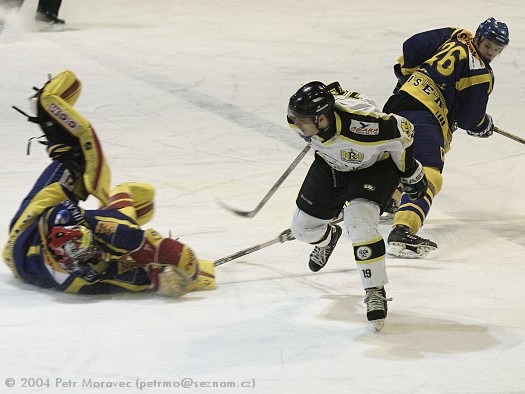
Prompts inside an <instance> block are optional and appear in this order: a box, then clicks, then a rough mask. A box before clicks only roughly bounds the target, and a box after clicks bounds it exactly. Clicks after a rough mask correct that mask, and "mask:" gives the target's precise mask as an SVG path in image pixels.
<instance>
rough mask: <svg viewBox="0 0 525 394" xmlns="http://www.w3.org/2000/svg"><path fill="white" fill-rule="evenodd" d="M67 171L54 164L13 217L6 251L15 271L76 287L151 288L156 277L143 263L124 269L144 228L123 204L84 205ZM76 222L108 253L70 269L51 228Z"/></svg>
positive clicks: (46, 283) (43, 283)
mask: <svg viewBox="0 0 525 394" xmlns="http://www.w3.org/2000/svg"><path fill="white" fill-rule="evenodd" d="M64 174H65V168H64V166H63V165H62V164H61V163H59V162H58V161H54V162H53V163H52V164H51V165H50V166H48V167H47V168H46V170H45V171H44V173H43V174H42V175H41V176H40V178H39V179H38V180H37V182H36V183H35V186H34V187H33V189H32V190H31V191H30V192H29V194H28V195H27V197H26V198H25V199H24V200H23V202H22V204H21V206H20V208H19V210H18V212H17V213H16V214H15V216H14V218H13V220H12V221H11V225H10V233H9V237H8V241H7V243H6V245H5V247H4V250H3V257H4V261H5V262H6V263H7V265H8V266H9V267H10V268H11V270H12V272H13V274H14V275H15V276H16V277H18V278H20V279H22V280H23V281H25V282H27V283H29V284H33V285H37V286H40V287H45V288H55V289H57V290H60V291H65V292H73V293H90V294H94V293H110V292H114V291H118V290H123V289H126V290H133V291H140V290H144V289H146V288H148V287H149V285H150V279H149V277H148V275H147V273H146V272H145V270H144V269H143V268H140V267H136V266H135V267H128V268H129V269H124V268H125V267H124V266H123V265H122V264H121V261H119V258H120V257H121V256H124V255H126V254H127V253H129V252H131V251H133V250H136V249H138V248H139V247H140V246H141V244H142V242H143V239H144V231H143V230H142V229H141V228H140V226H139V225H138V224H137V223H136V221H135V220H134V219H132V218H130V217H129V216H127V215H125V214H124V213H122V212H121V211H119V210H114V209H111V210H107V209H96V210H84V209H82V208H80V207H79V205H78V199H77V197H76V196H75V195H74V194H73V193H72V192H71V191H70V190H69V189H68V188H67V187H66V186H65V185H64V182H62V180H63V179H62V178H63V176H64ZM76 224H79V225H83V226H86V227H88V228H90V229H91V231H92V232H93V235H94V239H95V242H96V244H97V246H98V247H100V248H101V249H102V251H103V252H104V256H103V258H102V259H100V260H99V261H92V262H90V263H89V264H85V265H81V266H79V267H78V269H77V270H76V271H73V272H70V271H66V270H64V269H62V268H61V267H60V266H59V265H58V264H57V262H56V260H55V259H54V257H53V255H52V253H51V252H50V250H49V249H48V247H47V234H48V233H49V231H50V229H51V228H52V227H54V226H68V225H76Z"/></svg>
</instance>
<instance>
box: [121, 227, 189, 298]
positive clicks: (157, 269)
mask: <svg viewBox="0 0 525 394" xmlns="http://www.w3.org/2000/svg"><path fill="white" fill-rule="evenodd" d="M130 256H131V257H132V258H133V260H135V261H136V262H137V263H139V264H142V265H144V266H147V267H149V270H150V276H151V282H152V287H153V290H157V291H160V292H161V293H162V294H165V295H167V294H179V293H181V294H184V293H187V292H188V291H191V290H193V289H194V288H195V287H196V286H197V284H198V276H199V261H198V260H197V257H196V255H195V253H194V252H193V250H192V249H191V248H190V247H189V246H187V245H184V244H183V243H180V242H179V241H177V240H175V239H171V238H163V237H162V236H161V235H160V234H159V233H157V232H156V231H155V230H153V229H148V230H146V231H145V232H144V241H143V243H142V246H141V247H140V248H139V249H137V250H136V251H134V252H131V254H130ZM172 268H176V270H174V269H172ZM184 278H186V279H187V280H188V283H185V281H186V279H184ZM162 286H164V289H163V288H162ZM170 287H172V288H173V289H172V290H169V288H170ZM182 288H183V289H184V290H183V291H182V290H181V289H182ZM166 289H168V290H166Z"/></svg>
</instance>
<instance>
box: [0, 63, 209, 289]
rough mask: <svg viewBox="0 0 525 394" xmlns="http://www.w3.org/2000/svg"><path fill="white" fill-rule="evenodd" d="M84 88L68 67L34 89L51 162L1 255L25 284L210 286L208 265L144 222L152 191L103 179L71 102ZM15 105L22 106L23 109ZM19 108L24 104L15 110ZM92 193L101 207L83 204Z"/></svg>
mask: <svg viewBox="0 0 525 394" xmlns="http://www.w3.org/2000/svg"><path fill="white" fill-rule="evenodd" d="M80 91H81V83H80V81H79V80H78V79H77V77H76V76H75V74H74V73H72V72H71V71H69V70H65V71H63V72H61V73H59V74H58V75H57V76H55V77H54V78H52V79H50V80H49V81H48V82H47V83H46V84H45V86H44V87H43V88H42V89H37V93H36V94H35V96H34V101H35V104H36V116H28V119H29V120H30V121H31V122H34V123H37V124H38V125H39V126H40V127H41V128H42V130H43V131H44V134H45V136H46V138H47V145H48V152H49V155H50V157H51V158H52V162H51V163H50V164H49V166H48V167H47V168H46V169H45V170H44V172H43V173H42V174H41V175H40V177H39V178H38V179H37V181H36V183H35V185H34V186H33V188H32V190H31V191H30V192H29V194H28V195H27V196H26V197H25V198H24V199H23V201H22V204H21V206H20V208H19V210H18V212H17V213H16V214H15V216H14V218H13V219H12V221H11V224H10V232H9V237H8V240H7V243H6V245H5V247H4V249H3V258H4V261H5V262H6V264H7V265H8V266H9V268H10V269H11V271H12V272H13V274H14V275H15V276H16V277H17V278H19V279H21V280H23V281H24V282H26V283H28V284H31V285H36V286H40V287H44V288H52V289H56V290H59V291H63V292H68V293H82V294H102V293H114V292H118V291H133V292H139V291H145V290H151V291H154V292H156V293H159V294H162V295H166V296H171V297H179V296H181V295H183V294H185V293H187V292H188V291H191V290H193V289H212V288H214V286H215V282H214V273H213V263H211V262H208V261H203V260H198V259H197V257H196V256H195V253H194V252H193V251H192V250H191V248H189V247H188V246H187V245H185V244H183V243H181V242H179V241H177V240H174V239H171V238H165V237H162V236H160V235H159V234H158V233H157V232H156V231H154V230H153V229H146V230H144V229H142V227H141V226H142V225H144V224H146V223H147V222H148V221H149V220H150V219H151V218H152V216H153V213H154V203H153V197H154V189H153V188H152V187H151V186H150V185H148V184H145V183H134V182H128V183H123V184H120V185H117V186H115V187H114V188H111V189H110V187H109V185H110V171H109V166H108V164H107V162H106V160H105V157H104V154H103V151H102V147H101V144H100V141H99V140H98V138H97V135H96V134H95V131H94V129H93V128H92V126H91V124H90V123H89V122H88V121H87V120H86V119H85V118H84V117H82V115H80V114H79V113H78V112H77V111H76V110H75V109H74V108H73V105H74V104H75V102H76V101H77V99H78V97H79V95H80ZM19 111H20V110H19ZM20 112H22V111H20ZM89 195H93V196H94V197H96V198H98V200H99V201H100V209H92V210H86V209H83V208H82V207H81V206H80V205H79V204H80V201H81V200H85V199H86V198H87V197H88V196H89Z"/></svg>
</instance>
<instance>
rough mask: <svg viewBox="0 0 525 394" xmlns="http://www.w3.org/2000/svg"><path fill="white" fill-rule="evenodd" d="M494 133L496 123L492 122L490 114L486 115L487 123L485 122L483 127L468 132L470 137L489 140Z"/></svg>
mask: <svg viewBox="0 0 525 394" xmlns="http://www.w3.org/2000/svg"><path fill="white" fill-rule="evenodd" d="M493 132H494V122H493V121H492V116H490V115H489V114H485V121H484V122H483V124H482V125H481V127H478V128H477V129H474V130H467V134H468V135H471V136H473V137H479V138H488V137H490V136H491V135H492V133H493Z"/></svg>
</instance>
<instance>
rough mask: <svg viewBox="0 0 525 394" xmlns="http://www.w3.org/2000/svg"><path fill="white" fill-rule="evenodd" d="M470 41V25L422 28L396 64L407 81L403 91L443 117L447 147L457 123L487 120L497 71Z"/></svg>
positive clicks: (467, 127)
mask: <svg viewBox="0 0 525 394" xmlns="http://www.w3.org/2000/svg"><path fill="white" fill-rule="evenodd" d="M472 41H473V37H472V34H471V33H470V32H469V31H467V30H464V29H458V28H453V27H447V28H442V29H436V30H430V31H426V32H422V33H418V34H416V35H414V36H412V37H410V38H409V39H408V40H407V41H405V43H404V44H403V55H402V56H401V57H400V58H399V59H398V62H399V64H398V65H396V66H395V67H394V69H395V70H396V73H397V74H398V77H400V78H401V79H402V80H403V81H405V82H404V84H403V85H402V86H401V88H400V91H402V92H406V93H407V94H408V95H410V96H411V97H413V98H414V99H415V100H417V101H418V102H420V103H421V104H422V105H423V106H424V107H426V108H427V109H428V110H429V111H430V112H432V114H433V115H434V116H435V118H436V119H437V121H438V122H439V124H440V126H441V128H442V131H443V136H444V139H445V145H446V150H448V149H449V145H450V141H451V139H452V132H453V125H455V124H457V126H459V127H460V128H462V129H464V130H473V129H477V128H479V127H481V126H482V125H483V123H484V122H485V121H486V118H485V112H486V108H487V103H488V98H489V95H490V93H491V92H492V90H493V87H494V75H493V72H492V69H491V67H490V65H489V63H488V62H487V61H485V60H484V59H483V58H481V57H480V55H479V54H478V52H477V51H476V48H475V47H474V45H473V42H472Z"/></svg>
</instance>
